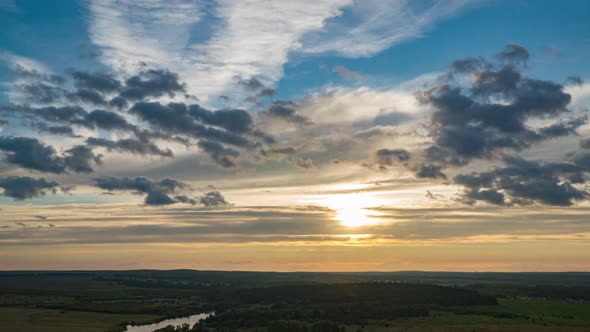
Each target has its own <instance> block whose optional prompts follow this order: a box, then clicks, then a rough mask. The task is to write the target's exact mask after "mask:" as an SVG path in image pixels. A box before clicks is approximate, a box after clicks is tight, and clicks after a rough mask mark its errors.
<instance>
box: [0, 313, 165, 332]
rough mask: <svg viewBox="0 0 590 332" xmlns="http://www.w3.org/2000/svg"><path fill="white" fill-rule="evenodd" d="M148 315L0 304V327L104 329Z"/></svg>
mask: <svg viewBox="0 0 590 332" xmlns="http://www.w3.org/2000/svg"><path fill="white" fill-rule="evenodd" d="M154 318H155V316H151V315H124V314H106V313H96V312H86V311H61V310H51V309H42V308H27V307H0V327H1V329H0V330H2V331H6V332H104V331H109V330H111V329H113V328H116V327H118V326H119V324H120V323H121V322H124V321H148V320H151V319H154Z"/></svg>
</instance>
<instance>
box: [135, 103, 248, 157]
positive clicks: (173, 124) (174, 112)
mask: <svg viewBox="0 0 590 332" xmlns="http://www.w3.org/2000/svg"><path fill="white" fill-rule="evenodd" d="M190 109H192V110H193V111H194V110H196V109H200V108H199V107H198V106H195V105H192V106H191V107H190V108H189V107H187V106H186V105H185V104H182V103H169V104H167V105H164V104H160V103H158V102H139V103H136V104H135V105H133V107H131V109H130V110H129V112H130V113H132V114H135V115H137V116H138V117H139V118H140V119H142V120H143V121H145V122H147V123H149V124H150V125H151V126H152V127H154V128H155V129H158V130H162V131H165V132H167V133H169V134H184V135H188V136H191V137H194V138H202V139H207V140H211V141H218V142H222V143H226V144H231V145H235V146H240V147H254V146H255V144H254V143H253V142H251V141H250V140H248V139H247V138H245V137H243V136H241V135H239V134H236V133H233V132H231V131H228V130H226V128H223V127H222V128H215V127H212V126H206V125H205V124H203V123H200V122H198V121H199V120H202V119H203V118H205V117H206V116H204V115H203V114H205V113H206V112H203V111H198V113H199V116H193V112H192V111H191V110H190ZM223 114H224V115H214V116H213V118H208V120H207V121H211V123H207V124H212V123H213V122H215V123H216V124H217V125H223V126H225V127H227V128H233V129H235V128H240V131H241V130H242V128H244V127H240V126H244V125H243V124H242V125H240V124H237V123H232V121H233V120H231V119H227V115H228V114H243V113H241V111H239V112H233V113H223ZM241 117H242V118H245V117H244V116H241ZM203 121H204V120H203ZM240 133H241V132H240Z"/></svg>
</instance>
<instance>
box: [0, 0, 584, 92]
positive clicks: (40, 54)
mask: <svg viewBox="0 0 590 332" xmlns="http://www.w3.org/2000/svg"><path fill="white" fill-rule="evenodd" d="M85 4H86V3H85V2H84V1H75V0H64V1H59V2H57V3H49V2H47V1H24V2H22V3H18V5H15V7H14V8H9V7H6V8H5V9H4V10H3V11H2V12H0V15H2V21H1V22H0V28H1V30H2V34H1V35H0V43H1V45H2V49H3V50H4V51H10V52H13V53H14V54H18V55H21V56H26V57H30V58H32V59H36V60H39V61H40V62H42V63H44V64H45V65H47V66H48V67H49V68H51V69H52V70H54V71H55V72H58V73H59V72H63V71H64V70H66V69H68V68H71V67H83V68H90V69H95V68H104V66H103V64H101V63H100V61H98V59H96V58H94V59H92V58H89V57H87V56H85V55H87V54H88V53H93V52H97V51H99V49H100V48H97V47H96V46H95V45H93V44H92V41H91V39H90V37H89V24H90V22H89V16H90V15H91V13H89V10H88V8H87V6H86V5H85ZM202 7H204V8H205V9H206V10H207V11H208V14H209V16H208V17H206V18H204V19H202V20H201V21H200V22H199V23H198V24H195V26H194V27H193V28H192V29H191V41H193V42H199V41H205V40H207V39H208V38H210V36H211V34H212V33H213V32H214V29H215V25H216V24H219V18H216V17H215V16H214V13H213V11H214V10H215V3H214V2H205V4H204V5H203V6H202ZM588 11H590V4H589V3H588V2H587V1H565V2H563V3H559V4H556V3H555V2H553V1H549V0H541V1H535V2H531V1H481V2H479V3H475V4H473V5H470V6H467V8H465V9H461V10H460V11H459V12H458V13H454V14H452V16H451V17H449V18H444V19H442V20H441V21H440V22H437V23H436V24H435V26H433V27H430V28H428V29H425V31H423V32H422V33H421V34H420V35H419V36H415V37H414V38H408V40H405V41H403V42H401V43H400V44H396V45H394V46H392V47H389V48H386V49H384V50H382V51H380V52H378V53H376V54H374V55H370V56H361V57H356V56H355V57H347V56H342V55H338V54H333V53H334V52H328V53H325V54H319V55H300V54H297V53H296V52H295V53H291V54H290V56H289V57H290V59H291V60H290V61H288V62H286V63H285V66H284V68H285V75H284V76H283V77H282V79H281V80H280V81H279V82H278V87H279V89H278V91H277V97H279V98H294V97H300V96H301V95H302V94H304V93H305V91H309V90H310V89H317V88H319V87H322V86H324V85H327V84H339V85H340V84H350V83H351V82H347V81H346V80H343V79H342V78H341V77H340V76H339V75H338V74H337V73H335V72H334V71H333V70H332V69H333V67H334V66H344V67H346V68H349V69H350V70H352V71H356V72H359V73H362V74H364V75H366V76H367V79H368V82H369V83H365V84H373V85H382V84H392V83H396V82H401V81H404V80H408V79H411V78H413V77H416V76H418V75H420V74H423V73H426V72H434V71H440V70H443V69H444V68H445V67H446V66H447V65H448V63H450V62H452V61H453V60H454V59H457V58H461V57H467V56H480V55H484V54H493V53H494V52H495V51H496V50H498V49H499V48H501V47H502V46H503V45H505V44H506V43H509V42H512V43H517V44H521V45H523V46H525V47H527V49H528V50H529V51H530V52H531V53H533V54H535V55H536V58H535V61H534V62H532V63H531V66H530V71H531V72H533V73H535V74H537V75H541V76H543V77H546V78H551V79H556V80H560V79H565V78H566V77H567V76H570V75H580V76H582V77H586V76H588V75H589V71H590V69H588V67H587V66H580V62H583V61H584V57H585V56H586V55H587V54H588V53H589V52H590V23H589V22H588V20H586V19H585V18H586V17H587V15H586V13H588ZM345 14H346V12H345ZM343 16H345V15H344V14H343ZM23 35H24V36H26V38H23ZM7 75H9V72H7V70H6V68H3V71H2V77H6V76H7Z"/></svg>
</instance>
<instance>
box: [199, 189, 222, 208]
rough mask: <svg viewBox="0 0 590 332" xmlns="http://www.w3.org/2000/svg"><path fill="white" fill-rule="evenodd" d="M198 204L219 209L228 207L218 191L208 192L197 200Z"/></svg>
mask: <svg viewBox="0 0 590 332" xmlns="http://www.w3.org/2000/svg"><path fill="white" fill-rule="evenodd" d="M199 202H200V203H201V204H203V205H204V206H206V207H221V206H228V205H229V203H228V202H227V201H226V200H225V197H223V195H221V193H220V192H219V191H216V190H215V191H210V192H207V193H205V194H204V195H202V196H201V197H200V198H199Z"/></svg>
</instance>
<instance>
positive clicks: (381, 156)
mask: <svg viewBox="0 0 590 332" xmlns="http://www.w3.org/2000/svg"><path fill="white" fill-rule="evenodd" d="M411 156H412V155H411V154H410V153H409V152H408V151H406V150H403V149H379V150H377V151H376V152H375V158H376V159H377V162H378V163H379V164H381V165H385V166H392V165H394V164H396V163H398V162H406V161H408V160H410V157H411Z"/></svg>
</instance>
